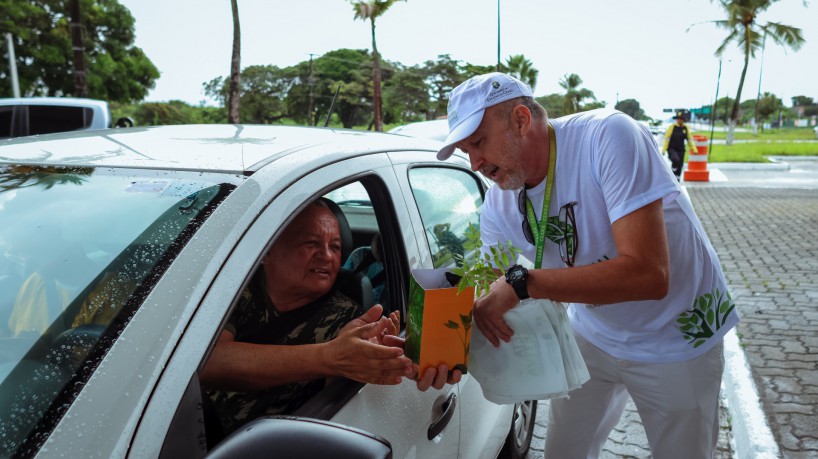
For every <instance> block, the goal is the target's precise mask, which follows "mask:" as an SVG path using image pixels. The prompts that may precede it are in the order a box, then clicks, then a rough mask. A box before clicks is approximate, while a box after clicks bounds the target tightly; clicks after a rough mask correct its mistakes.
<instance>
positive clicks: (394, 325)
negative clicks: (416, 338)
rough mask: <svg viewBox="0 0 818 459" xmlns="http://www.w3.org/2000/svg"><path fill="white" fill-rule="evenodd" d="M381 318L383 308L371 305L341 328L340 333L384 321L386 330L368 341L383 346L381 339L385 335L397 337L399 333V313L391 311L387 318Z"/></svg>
mask: <svg viewBox="0 0 818 459" xmlns="http://www.w3.org/2000/svg"><path fill="white" fill-rule="evenodd" d="M382 316H383V306H381V305H380V304H376V305H373V306H372V307H371V308H369V310H368V311H366V312H365V313H363V314H361V316H360V317H358V318H355V319H352V320H351V321H349V322H348V323H347V324H346V325H344V327H343V328H341V332H340V333H343V332H345V331H347V330H352V329H353V328H358V327H362V326H364V325H367V324H372V323H376V322H378V321H380V320H382V319H383V320H386V328H385V329H384V330H383V331H382V332H381V334H379V335H378V336H373V337H372V338H370V341H372V342H373V343H377V344H384V342H383V337H384V336H386V335H395V336H397V335H398V333H400V311H392V313H391V314H389V317H386V318H384V317H382Z"/></svg>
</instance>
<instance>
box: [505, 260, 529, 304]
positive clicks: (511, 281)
mask: <svg viewBox="0 0 818 459" xmlns="http://www.w3.org/2000/svg"><path fill="white" fill-rule="evenodd" d="M506 282H507V283H508V285H510V286H511V288H513V289H514V293H516V294H517V298H519V299H521V300H524V299H526V298H530V296H529V295H528V286H527V284H528V270H527V269H525V268H523V267H522V266H520V265H514V266H512V267H510V268H508V271H506Z"/></svg>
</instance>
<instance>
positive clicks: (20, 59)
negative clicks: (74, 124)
mask: <svg viewBox="0 0 818 459" xmlns="http://www.w3.org/2000/svg"><path fill="white" fill-rule="evenodd" d="M68 7H69V3H68V2H67V1H65V0H28V1H24V2H23V1H19V0H0V11H3V13H4V14H3V15H2V17H0V34H2V35H5V34H6V33H11V34H12V36H13V37H14V54H15V57H16V63H17V72H18V76H19V82H20V92H21V93H22V95H24V96H74V95H75V94H74V92H75V89H74V75H73V73H74V72H73V67H72V62H71V59H72V46H71V34H70V31H69V25H70V14H69V13H70V12H69V11H68ZM81 13H82V17H81V24H82V36H83V44H84V51H85V68H86V79H87V84H88V97H92V98H96V99H104V100H108V101H119V102H132V101H138V100H142V99H144V97H145V96H146V95H147V93H148V91H149V90H150V89H151V88H153V86H154V83H155V81H156V79H157V78H159V71H158V70H157V69H156V67H155V66H154V65H153V63H152V62H151V61H150V59H148V57H147V56H146V55H145V53H143V52H142V50H141V49H140V48H138V47H136V46H133V42H134V18H133V16H132V15H131V13H130V11H128V9H127V8H125V7H124V6H122V5H120V4H119V2H118V1H117V0H81ZM0 56H2V57H0V59H2V60H3V61H6V62H7V61H8V51H7V48H6V46H3V50H2V54H0ZM6 69H7V67H6V66H2V67H0V79H3V80H8V79H9V78H10V76H9V75H8V73H7V70H6ZM10 96H11V85H9V84H3V85H0V97H10Z"/></svg>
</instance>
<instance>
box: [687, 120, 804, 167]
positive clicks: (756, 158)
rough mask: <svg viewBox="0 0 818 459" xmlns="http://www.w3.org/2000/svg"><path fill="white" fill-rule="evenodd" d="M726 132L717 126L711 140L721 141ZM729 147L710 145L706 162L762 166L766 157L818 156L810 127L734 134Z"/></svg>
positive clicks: (766, 160) (700, 132)
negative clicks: (732, 142) (757, 164)
mask: <svg viewBox="0 0 818 459" xmlns="http://www.w3.org/2000/svg"><path fill="white" fill-rule="evenodd" d="M694 134H700V135H705V136H707V137H708V138H709V137H710V132H709V131H694ZM726 138H727V132H725V130H724V128H723V127H720V126H717V127H716V129H715V131H714V132H713V139H714V140H724V139H726ZM734 138H735V140H739V141H742V142H737V143H734V144H733V145H729V146H728V145H725V144H713V145H712V146H710V151H709V153H710V155H709V156H708V158H707V161H708V162H711V163H718V162H729V163H766V162H769V160H768V159H767V157H769V156H818V142H816V141H815V140H816V138H815V133H814V132H813V130H812V128H811V127H810V128H783V129H767V130H766V131H760V132H759V133H758V134H754V133H752V132H736V133H735V136H734Z"/></svg>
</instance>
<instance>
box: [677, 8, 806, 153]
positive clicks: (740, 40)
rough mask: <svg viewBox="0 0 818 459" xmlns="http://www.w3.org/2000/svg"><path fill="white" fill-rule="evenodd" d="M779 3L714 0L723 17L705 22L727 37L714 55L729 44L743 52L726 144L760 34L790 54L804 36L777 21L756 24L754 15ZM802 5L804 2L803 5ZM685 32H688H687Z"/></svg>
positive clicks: (722, 51) (735, 118)
mask: <svg viewBox="0 0 818 459" xmlns="http://www.w3.org/2000/svg"><path fill="white" fill-rule="evenodd" d="M778 1H779V0H718V2H719V5H721V7H722V8H723V9H724V11H725V12H726V13H727V18H726V19H722V20H717V21H708V22H711V23H713V24H715V25H716V27H719V28H722V29H725V30H727V32H728V34H727V37H726V38H725V39H724V41H723V42H722V43H721V45H720V46H719V47H718V49H716V53H715V54H716V56H717V57H721V55H722V54H723V53H724V50H725V49H727V46H728V45H730V43H732V42H735V44H736V45H737V46H738V47H739V48H741V50H742V51H743V52H744V68H742V70H741V79H740V80H739V83H738V91H737V93H736V98H735V100H734V101H733V110H732V112H731V113H730V120H729V123H728V124H729V128H728V131H727V145H732V144H733V135H734V133H735V128H736V124H737V123H738V109H739V103H740V101H741V90H742V88H743V87H744V77H745V76H746V75H747V67H748V65H749V63H750V57H755V53H756V51H758V50H760V49H762V46H763V40H764V35H765V34H766V35H767V36H769V37H770V39H772V40H773V41H774V42H775V43H776V44H779V45H781V46H784V47H789V48H791V49H793V50H794V51H798V50H799V49H801V45H802V44H804V37H803V36H802V35H801V29H798V28H796V27H792V26H788V25H784V24H781V23H780V22H765V23H760V22H758V15H759V14H761V13H763V12H764V11H766V10H767V8H769V7H770V6H771V5H772V4H773V3H776V2H778ZM804 5H806V2H804ZM688 30H689V29H688Z"/></svg>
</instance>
